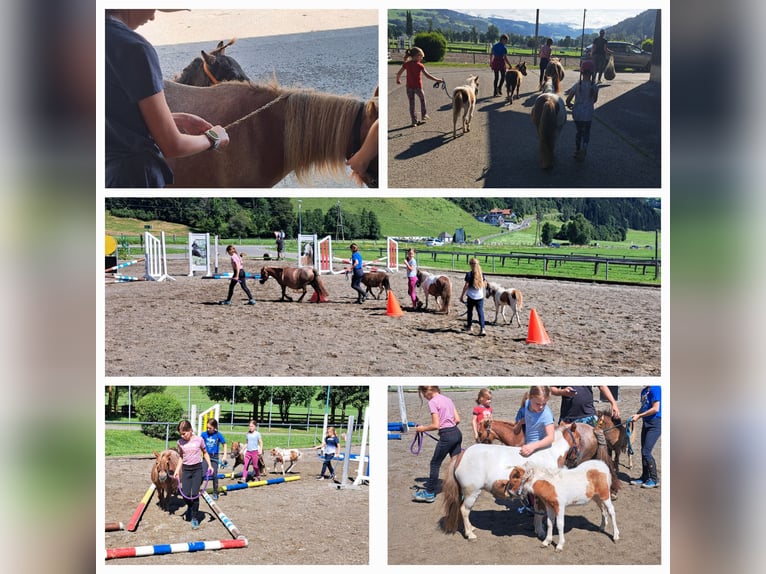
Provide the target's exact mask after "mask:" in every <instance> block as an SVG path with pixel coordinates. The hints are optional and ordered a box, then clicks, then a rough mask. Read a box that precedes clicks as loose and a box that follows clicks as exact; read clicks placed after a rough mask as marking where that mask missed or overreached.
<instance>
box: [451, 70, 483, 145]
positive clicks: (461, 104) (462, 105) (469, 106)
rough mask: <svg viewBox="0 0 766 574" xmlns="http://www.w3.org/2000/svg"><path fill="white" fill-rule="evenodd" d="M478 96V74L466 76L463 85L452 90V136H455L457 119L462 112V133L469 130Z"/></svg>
mask: <svg viewBox="0 0 766 574" xmlns="http://www.w3.org/2000/svg"><path fill="white" fill-rule="evenodd" d="M478 97H479V76H468V79H467V80H466V83H465V85H463V86H458V87H456V88H455V89H454V90H453V91H452V137H453V138H454V137H457V127H456V126H457V119H458V118H459V117H460V112H461V111H462V112H463V133H464V134H465V133H466V132H470V131H471V119H472V118H473V112H474V110H475V109H476V98H478Z"/></svg>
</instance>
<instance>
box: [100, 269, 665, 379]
mask: <svg viewBox="0 0 766 574" xmlns="http://www.w3.org/2000/svg"><path fill="white" fill-rule="evenodd" d="M424 263H425V262H423V264H424ZM168 269H169V273H170V275H172V276H173V277H174V278H175V279H176V281H165V282H161V283H155V282H147V281H139V282H134V283H118V284H112V285H106V286H105V289H106V292H105V313H106V320H105V333H104V336H105V341H104V350H105V374H106V375H107V376H224V375H230V374H231V373H233V372H236V373H238V374H239V375H241V376H288V377H292V376H337V375H339V374H343V375H347V376H400V375H402V373H403V372H406V373H407V374H408V375H416V376H417V375H419V376H660V374H661V314H660V301H661V296H660V295H661V292H660V289H658V288H655V287H637V286H624V285H599V284H590V283H574V282H567V281H557V280H549V279H527V278H511V277H502V278H500V277H498V278H496V279H490V280H496V281H497V282H499V283H500V284H501V285H503V286H504V287H513V288H516V289H520V290H521V291H522V293H523V296H524V308H523V310H522V313H521V322H522V327H521V328H520V327H518V326H515V325H514V326H509V325H497V326H495V325H492V324H488V325H487V334H488V336H487V337H477V336H471V335H469V334H467V333H465V332H464V331H463V326H464V324H465V317H464V316H460V315H461V313H463V311H464V309H465V307H463V306H462V305H461V304H460V302H459V295H460V291H461V290H462V286H463V278H464V273H458V272H440V273H442V274H444V275H447V276H448V277H449V278H450V279H451V282H452V291H453V297H452V303H451V306H450V314H448V315H447V314H436V313H433V312H431V311H432V309H431V310H429V312H423V311H421V312H411V311H405V313H404V316H401V317H389V316H387V315H386V308H387V307H386V306H387V303H386V300H384V299H381V300H377V301H376V300H373V299H368V300H367V301H366V302H365V303H364V304H363V305H354V304H353V302H354V300H355V299H356V293H355V292H354V291H353V290H352V289H351V286H350V282H349V281H348V280H347V277H346V276H345V275H342V274H341V275H323V276H322V280H323V282H324V283H325V286H326V287H327V290H328V293H329V294H328V297H327V299H328V302H327V303H319V304H314V303H309V302H308V300H309V297H306V299H304V301H303V302H301V303H296V302H293V303H288V302H280V301H279V299H280V297H281V289H280V288H279V286H278V285H277V284H276V282H274V281H271V280H270V281H268V282H267V283H266V284H264V285H260V284H258V283H257V281H256V280H248V285H249V287H250V289H251V291H252V292H253V295H254V297H255V299H256V300H257V304H256V305H253V306H245V305H244V303H245V300H244V298H243V293H242V291H241V289H240V288H239V287H237V290H236V291H235V296H234V299H233V303H234V304H233V305H231V306H221V305H218V301H219V300H221V299H223V298H225V296H226V292H227V289H228V281H227V280H216V279H202V278H200V277H186V273H187V272H188V264H187V263H186V262H185V261H184V260H169V262H168ZM246 269H247V271H249V272H251V273H258V272H259V270H260V263H259V262H252V261H251V262H246ZM138 271H139V272H140V271H141V270H140V269H139V270H138ZM490 277H492V276H488V278H490ZM391 286H392V291H393V293H394V295H395V297H396V298H397V300H398V301H399V303H400V305H401V306H402V308H403V309H406V307H407V306H408V304H409V299H408V297H407V289H406V278H405V276H404V274H403V273H398V274H395V275H393V276H392V277H391ZM309 291H310V292H311V290H309ZM421 298H422V297H421ZM532 308H535V309H536V311H537V313H538V315H539V316H540V319H541V320H542V322H543V324H544V327H545V329H546V331H547V333H548V335H549V336H550V338H551V340H552V344H551V345H546V346H539V345H528V344H526V342H525V341H526V336H527V327H528V320H529V314H530V309H532ZM485 314H486V315H487V316H488V317H489V318H492V317H493V316H494V307H493V305H492V303H491V302H485ZM447 358H448V359H449V360H445V359H447ZM405 359H406V364H407V367H406V368H405V367H403V361H404V360H405Z"/></svg>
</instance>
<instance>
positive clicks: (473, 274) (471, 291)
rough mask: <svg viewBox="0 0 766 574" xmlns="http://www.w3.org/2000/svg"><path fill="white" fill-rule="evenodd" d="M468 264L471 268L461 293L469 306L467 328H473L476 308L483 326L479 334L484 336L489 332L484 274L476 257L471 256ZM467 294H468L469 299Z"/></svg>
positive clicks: (466, 275) (464, 301) (463, 301)
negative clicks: (485, 324)
mask: <svg viewBox="0 0 766 574" xmlns="http://www.w3.org/2000/svg"><path fill="white" fill-rule="evenodd" d="M468 264H469V265H470V266H471V270H470V271H469V272H468V273H466V274H465V285H463V292H462V293H461V294H460V302H461V303H464V304H465V305H467V307H468V317H467V319H468V323H467V324H466V326H465V330H466V331H470V330H471V326H472V325H473V310H474V308H475V309H476V313H477V314H478V315H479V326H480V327H481V331H480V332H479V335H480V336H481V337H483V336H485V335H486V334H487V332H486V331H485V330H484V274H483V273H482V272H481V264H480V263H479V260H478V259H476V257H471V260H470V261H469V262H468ZM466 295H467V296H468V297H467V301H466Z"/></svg>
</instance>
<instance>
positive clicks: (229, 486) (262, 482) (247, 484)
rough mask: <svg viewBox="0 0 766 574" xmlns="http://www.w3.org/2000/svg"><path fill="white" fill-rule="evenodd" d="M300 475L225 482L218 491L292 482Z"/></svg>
mask: <svg viewBox="0 0 766 574" xmlns="http://www.w3.org/2000/svg"><path fill="white" fill-rule="evenodd" d="M300 479H301V477H300V476H280V477H279V478H269V479H268V480H254V481H252V482H244V483H240V484H226V485H223V486H219V487H218V490H219V491H220V492H229V491H230V490H242V489H243V488H255V487H256V486H266V485H269V484H279V483H280V482H292V481H293V480H300ZM206 492H208V493H210V494H212V492H213V489H212V487H211V488H208V489H207V490H206Z"/></svg>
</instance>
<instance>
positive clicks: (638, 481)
mask: <svg viewBox="0 0 766 574" xmlns="http://www.w3.org/2000/svg"><path fill="white" fill-rule="evenodd" d="M630 484H632V485H633V486H642V485H643V484H644V479H643V478H636V479H634V480H631V481H630Z"/></svg>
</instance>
